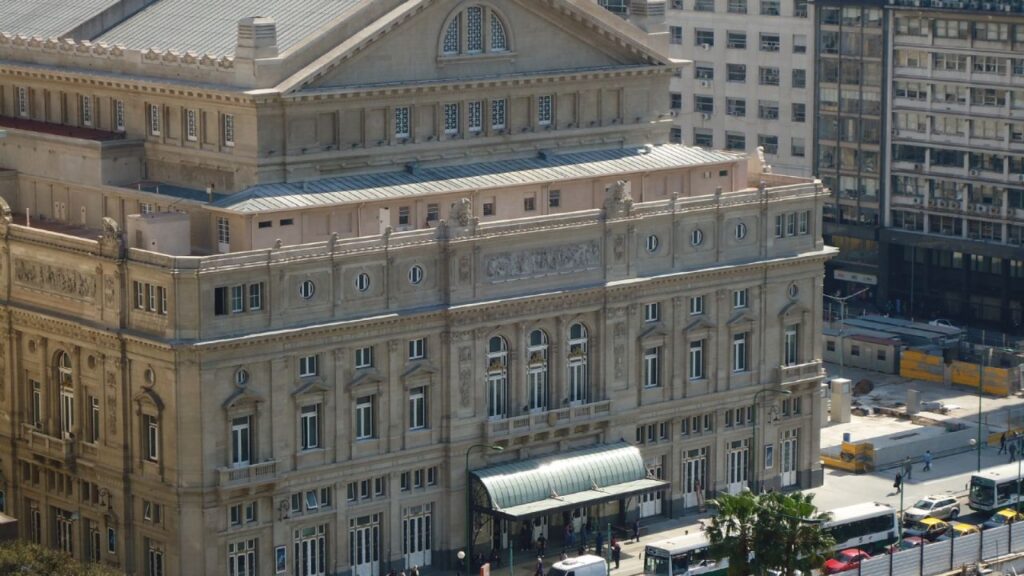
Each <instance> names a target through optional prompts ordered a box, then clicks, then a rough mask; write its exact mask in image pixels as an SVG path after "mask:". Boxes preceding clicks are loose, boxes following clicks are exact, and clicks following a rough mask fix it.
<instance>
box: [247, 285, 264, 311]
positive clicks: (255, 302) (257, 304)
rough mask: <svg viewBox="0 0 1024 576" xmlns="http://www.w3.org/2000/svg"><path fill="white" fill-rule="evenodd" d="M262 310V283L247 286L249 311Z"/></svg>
mask: <svg viewBox="0 0 1024 576" xmlns="http://www.w3.org/2000/svg"><path fill="white" fill-rule="evenodd" d="M262 308H263V282H255V283H253V284H249V310H260V309H262Z"/></svg>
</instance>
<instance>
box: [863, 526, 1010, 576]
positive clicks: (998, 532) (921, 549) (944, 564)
mask: <svg viewBox="0 0 1024 576" xmlns="http://www.w3.org/2000/svg"><path fill="white" fill-rule="evenodd" d="M1021 552H1024V525H1017V526H1014V525H1013V524H1010V525H1009V526H1000V527H999V528H992V529H990V530H985V531H983V532H979V533H977V534H971V535H969V536H961V537H959V538H953V539H952V540H946V541H943V542H934V543H932V542H929V543H928V544H925V545H924V546H918V547H917V548H911V549H910V550H903V551H900V552H897V553H896V554H884V555H880V556H875V557H873V558H868V559H867V560H864V561H863V562H861V564H860V568H859V569H858V570H857V572H856V573H857V574H859V575H860V576H931V575H933V574H943V573H947V572H952V571H954V570H960V569H961V568H963V567H964V566H972V565H976V564H978V563H979V562H991V561H992V560H995V559H997V558H1000V557H1002V556H1006V555H1007V554H1012V553H1021ZM848 574H854V572H852V571H851V572H848Z"/></svg>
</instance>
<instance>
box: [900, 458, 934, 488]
mask: <svg viewBox="0 0 1024 576" xmlns="http://www.w3.org/2000/svg"><path fill="white" fill-rule="evenodd" d="M921 462H923V463H924V466H922V467H921V471H922V472H931V470H932V451H931V450H925V451H924V455H923V456H921ZM913 474H914V464H913V462H911V460H910V456H907V457H906V458H904V459H903V464H902V465H900V470H899V471H898V472H896V481H895V482H893V483H892V487H893V488H895V489H896V493H897V494H899V493H900V492H902V491H903V482H905V481H907V480H910V477H911V476H913Z"/></svg>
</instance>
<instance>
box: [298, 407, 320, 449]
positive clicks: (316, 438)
mask: <svg viewBox="0 0 1024 576" xmlns="http://www.w3.org/2000/svg"><path fill="white" fill-rule="evenodd" d="M299 426H300V433H301V434H300V435H301V438H300V445H301V447H302V449H303V450H313V449H315V448H319V447H320V404H310V405H308V406H303V407H302V409H301V411H300V413H299Z"/></svg>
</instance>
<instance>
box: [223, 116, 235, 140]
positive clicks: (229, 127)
mask: <svg viewBox="0 0 1024 576" xmlns="http://www.w3.org/2000/svg"><path fill="white" fill-rule="evenodd" d="M220 122H221V135H222V138H223V139H224V145H225V146H234V145H235V115H234V114H225V115H224V116H222V117H221V121H220Z"/></svg>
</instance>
